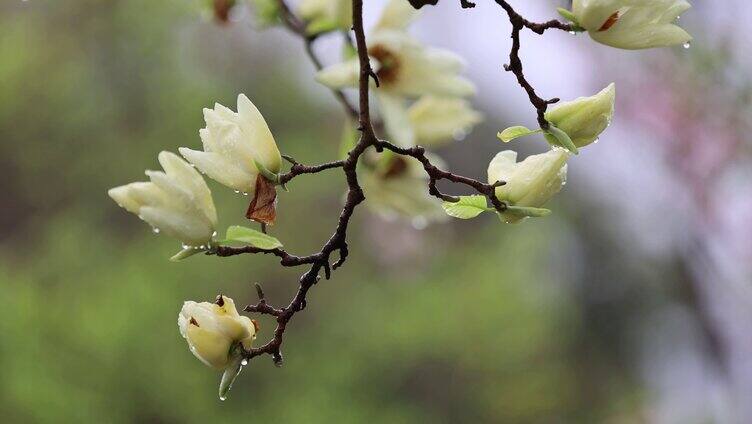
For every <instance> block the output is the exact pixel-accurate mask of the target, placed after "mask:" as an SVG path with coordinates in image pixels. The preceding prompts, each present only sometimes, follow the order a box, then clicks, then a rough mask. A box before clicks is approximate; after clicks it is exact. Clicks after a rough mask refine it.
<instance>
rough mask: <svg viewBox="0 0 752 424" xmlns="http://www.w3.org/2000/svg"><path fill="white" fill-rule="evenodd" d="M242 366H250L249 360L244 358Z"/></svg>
mask: <svg viewBox="0 0 752 424" xmlns="http://www.w3.org/2000/svg"><path fill="white" fill-rule="evenodd" d="M240 365H242V366H246V365H248V360H247V359H245V358H243V360H242V361H240Z"/></svg>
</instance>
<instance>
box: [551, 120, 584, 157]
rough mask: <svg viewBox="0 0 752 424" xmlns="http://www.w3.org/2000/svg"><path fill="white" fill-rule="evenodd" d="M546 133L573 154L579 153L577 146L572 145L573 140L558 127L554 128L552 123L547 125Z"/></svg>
mask: <svg viewBox="0 0 752 424" xmlns="http://www.w3.org/2000/svg"><path fill="white" fill-rule="evenodd" d="M548 134H549V135H551V136H553V137H554V138H555V139H556V141H557V142H558V143H557V144H559V145H560V146H561V147H564V148H565V149H567V150H569V151H570V152H572V153H574V154H575V155H578V154H580V151H579V150H577V146H575V145H574V142H573V141H572V139H571V138H570V137H569V135H568V134H567V133H565V132H564V131H562V130H560V129H559V128H556V126H555V125H554V124H550V125H549V126H548Z"/></svg>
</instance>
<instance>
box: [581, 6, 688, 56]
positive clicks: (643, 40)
mask: <svg viewBox="0 0 752 424" xmlns="http://www.w3.org/2000/svg"><path fill="white" fill-rule="evenodd" d="M691 7H692V6H691V5H690V4H689V3H688V2H687V1H686V0H574V3H573V10H572V12H573V14H574V16H575V19H576V21H577V24H578V25H580V26H581V27H583V28H584V29H586V30H587V31H588V33H589V34H590V37H591V38H593V40H595V41H597V42H599V43H602V44H606V45H608V46H612V47H617V48H620V49H629V50H637V49H648V48H652V47H667V46H673V45H678V44H685V43H689V42H690V41H691V40H692V36H691V35H689V34H688V33H687V31H685V30H684V29H682V28H681V27H679V26H678V25H676V24H675V22H676V19H677V18H678V17H679V15H681V14H682V13H684V12H685V11H686V10H688V9H689V8H691Z"/></svg>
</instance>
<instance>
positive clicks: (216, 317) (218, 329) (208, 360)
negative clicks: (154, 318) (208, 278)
mask: <svg viewBox="0 0 752 424" xmlns="http://www.w3.org/2000/svg"><path fill="white" fill-rule="evenodd" d="M178 328H179V329H180V334H181V335H182V336H183V337H184V338H185V340H186V341H187V342H188V347H189V348H190V350H191V352H192V353H193V355H195V356H196V358H198V359H199V360H200V361H201V362H203V363H204V364H206V365H208V366H210V367H212V368H214V369H218V370H223V369H225V368H226V367H227V365H228V364H229V363H230V359H231V358H230V356H231V355H230V353H231V348H232V347H233V345H235V344H238V343H239V344H241V345H242V346H243V348H245V349H246V350H249V349H250V348H251V344H252V342H253V340H254V339H255V338H256V327H255V325H254V323H253V321H251V319H250V318H248V317H246V316H241V315H240V314H238V311H237V309H236V308H235V302H234V301H233V300H232V299H231V298H229V297H227V296H221V297H219V298H218V299H217V302H214V303H210V302H201V303H197V302H193V301H188V302H185V303H184V304H183V308H182V309H181V310H180V314H179V315H178Z"/></svg>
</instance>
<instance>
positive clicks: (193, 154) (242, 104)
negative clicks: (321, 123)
mask: <svg viewBox="0 0 752 424" xmlns="http://www.w3.org/2000/svg"><path fill="white" fill-rule="evenodd" d="M204 120H205V121H206V128H203V129H201V130H200V131H199V135H200V136H201V142H202V143H203V145H204V151H199V150H191V149H188V148H186V147H181V148H180V149H179V150H180V154H182V155H183V156H184V157H185V158H186V159H187V160H188V161H189V162H191V163H192V164H193V165H195V166H196V168H198V169H199V170H200V171H201V172H203V173H205V174H206V175H208V176H209V177H210V178H212V179H213V180H216V181H217V182H219V183H221V184H224V185H225V186H227V187H230V188H232V189H235V190H237V191H242V192H246V193H252V192H253V191H254V190H255V187H256V185H255V184H256V176H257V175H258V174H259V172H260V171H259V169H258V167H257V166H256V164H259V165H261V166H262V167H263V168H265V169H266V170H267V171H269V172H270V173H272V174H277V173H279V171H280V168H281V166H282V158H281V156H280V153H279V150H278V149H277V143H276V142H275V141H274V136H272V133H271V131H270V130H269V126H268V125H267V124H266V121H265V120H264V117H263V116H261V112H259V110H258V109H256V106H254V104H253V103H251V101H250V100H248V97H246V96H245V95H244V94H241V95H239V96H238V111H237V112H233V111H232V110H230V109H229V108H227V107H225V106H222V105H220V104H219V103H217V104H215V105H214V109H204Z"/></svg>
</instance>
